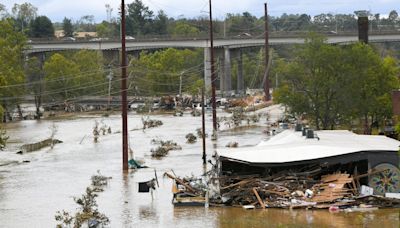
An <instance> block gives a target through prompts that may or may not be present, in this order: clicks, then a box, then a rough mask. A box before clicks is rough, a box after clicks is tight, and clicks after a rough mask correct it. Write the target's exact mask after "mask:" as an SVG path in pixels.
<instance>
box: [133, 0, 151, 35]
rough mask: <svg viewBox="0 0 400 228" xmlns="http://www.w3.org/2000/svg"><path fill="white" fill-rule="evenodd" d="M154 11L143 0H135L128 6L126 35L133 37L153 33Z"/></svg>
mask: <svg viewBox="0 0 400 228" xmlns="http://www.w3.org/2000/svg"><path fill="white" fill-rule="evenodd" d="M153 17H154V15H153V11H151V10H149V7H147V6H145V5H144V4H143V2H142V1H141V0H135V1H134V2H132V3H131V4H128V6H127V16H126V33H127V34H128V35H131V36H137V35H146V34H149V33H151V32H152V30H151V27H152V24H153Z"/></svg>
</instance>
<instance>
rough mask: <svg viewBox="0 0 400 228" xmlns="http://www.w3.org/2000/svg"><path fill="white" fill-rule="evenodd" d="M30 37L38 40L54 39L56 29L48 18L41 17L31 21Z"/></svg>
mask: <svg viewBox="0 0 400 228" xmlns="http://www.w3.org/2000/svg"><path fill="white" fill-rule="evenodd" d="M30 35H31V36H32V37H37V38H45V37H46V38H49V37H54V28H53V24H52V23H51V20H50V19H49V18H48V17H46V16H39V17H37V18H35V19H34V20H33V21H31V24H30Z"/></svg>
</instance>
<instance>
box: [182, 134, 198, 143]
mask: <svg viewBox="0 0 400 228" xmlns="http://www.w3.org/2000/svg"><path fill="white" fill-rule="evenodd" d="M185 138H186V142H187V143H195V142H196V141H197V137H196V136H195V135H194V134H192V133H189V134H187V135H186V136H185Z"/></svg>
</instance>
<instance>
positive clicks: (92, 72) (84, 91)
mask: <svg viewBox="0 0 400 228" xmlns="http://www.w3.org/2000/svg"><path fill="white" fill-rule="evenodd" d="M71 59H72V60H73V61H74V63H75V64H76V66H77V67H78V69H79V72H80V73H79V76H78V77H76V80H75V82H76V84H78V85H80V87H81V88H80V89H79V90H78V89H77V90H75V93H76V94H77V95H89V94H102V92H105V90H106V88H107V83H106V82H107V79H106V77H105V75H104V70H103V62H104V60H103V57H102V55H101V53H99V52H97V51H90V50H81V51H78V52H76V53H74V55H73V56H72V58H71Z"/></svg>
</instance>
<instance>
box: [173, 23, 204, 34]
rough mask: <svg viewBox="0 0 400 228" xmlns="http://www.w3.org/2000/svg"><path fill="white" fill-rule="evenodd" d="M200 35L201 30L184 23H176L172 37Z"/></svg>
mask: <svg viewBox="0 0 400 228" xmlns="http://www.w3.org/2000/svg"><path fill="white" fill-rule="evenodd" d="M198 34H199V30H198V29H197V28H196V27H194V26H191V25H189V24H187V23H186V22H184V21H178V22H176V24H175V27H174V29H173V30H172V35H173V36H177V37H179V36H196V35H198Z"/></svg>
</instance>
